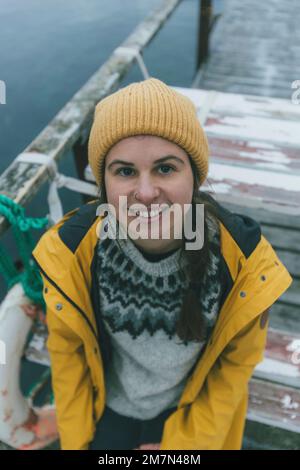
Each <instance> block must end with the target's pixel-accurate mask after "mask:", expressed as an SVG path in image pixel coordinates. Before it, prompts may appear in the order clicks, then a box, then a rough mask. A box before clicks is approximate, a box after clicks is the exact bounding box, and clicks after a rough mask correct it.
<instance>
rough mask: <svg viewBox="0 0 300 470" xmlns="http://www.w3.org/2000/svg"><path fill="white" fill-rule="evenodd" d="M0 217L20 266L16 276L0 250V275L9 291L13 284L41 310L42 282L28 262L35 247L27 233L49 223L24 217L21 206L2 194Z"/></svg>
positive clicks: (11, 265)
mask: <svg viewBox="0 0 300 470" xmlns="http://www.w3.org/2000/svg"><path fill="white" fill-rule="evenodd" d="M0 214H1V215H3V216H4V217H5V218H6V219H7V220H8V222H9V223H10V224H11V225H12V229H13V233H14V237H15V240H16V244H17V246H18V250H19V254H20V257H21V259H22V262H23V266H24V269H23V271H22V272H21V273H19V272H18V270H17V269H16V267H15V265H14V263H13V261H12V259H11V258H10V257H9V256H8V255H7V253H6V251H5V250H4V249H3V248H2V247H1V246H0V273H1V274H2V275H3V277H4V278H5V280H6V283H7V285H8V288H9V289H10V288H11V287H12V286H13V285H14V284H16V283H17V282H20V283H21V284H22V286H23V289H24V292H25V295H26V296H27V297H29V298H30V300H32V301H33V302H34V303H37V304H40V305H41V306H42V308H43V309H44V310H45V302H44V299H43V294H42V289H43V282H42V278H41V275H40V273H39V270H38V267H37V265H36V263H35V262H34V260H33V259H32V258H31V253H32V251H33V249H34V245H35V243H34V240H33V238H32V235H31V233H30V232H29V230H30V229H35V230H41V229H43V228H45V227H47V226H48V225H49V219H48V217H43V218H33V217H27V216H26V215H25V210H24V208H23V207H22V206H20V205H19V204H17V203H16V202H14V201H13V200H12V199H10V198H9V197H8V196H5V195H3V194H0Z"/></svg>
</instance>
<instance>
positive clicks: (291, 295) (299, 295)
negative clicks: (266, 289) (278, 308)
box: [280, 257, 300, 323]
mask: <svg viewBox="0 0 300 470" xmlns="http://www.w3.org/2000/svg"><path fill="white" fill-rule="evenodd" d="M298 262H299V263H300V257H299V258H298ZM280 300H281V301H282V302H284V303H288V304H290V305H295V306H297V307H298V308H299V323H300V279H299V278H296V277H294V278H293V282H292V284H291V286H290V287H289V288H288V290H287V291H285V293H284V294H283V295H282V296H281V297H280Z"/></svg>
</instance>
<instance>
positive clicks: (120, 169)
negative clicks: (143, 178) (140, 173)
mask: <svg viewBox="0 0 300 470" xmlns="http://www.w3.org/2000/svg"><path fill="white" fill-rule="evenodd" d="M124 170H125V171H126V170H127V171H128V170H129V171H132V169H131V168H129V167H124V168H119V169H118V170H117V171H116V174H117V175H119V174H121V171H124ZM121 176H130V175H128V174H127V175H126V174H125V175H121Z"/></svg>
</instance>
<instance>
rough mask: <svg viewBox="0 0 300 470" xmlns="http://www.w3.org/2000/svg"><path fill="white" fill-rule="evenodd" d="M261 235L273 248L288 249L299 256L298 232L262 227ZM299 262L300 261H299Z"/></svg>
mask: <svg viewBox="0 0 300 470" xmlns="http://www.w3.org/2000/svg"><path fill="white" fill-rule="evenodd" d="M261 228H262V233H263V234H264V236H265V237H266V238H267V239H268V240H269V242H270V243H271V244H272V245H273V246H274V248H281V249H284V250H286V249H288V250H290V251H292V252H293V253H295V254H300V230H299V229H290V228H285V229H284V230H283V229H282V227H277V226H272V225H262V226H261ZM299 261H300V260H299Z"/></svg>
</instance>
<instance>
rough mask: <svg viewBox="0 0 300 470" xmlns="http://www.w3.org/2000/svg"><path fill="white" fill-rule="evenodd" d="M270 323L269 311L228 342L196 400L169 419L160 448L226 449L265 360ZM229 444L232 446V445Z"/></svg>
mask: <svg viewBox="0 0 300 470" xmlns="http://www.w3.org/2000/svg"><path fill="white" fill-rule="evenodd" d="M263 315H264V316H263ZM268 322H269V320H268V315H267V311H266V313H262V314H261V315H259V316H258V317H256V318H255V319H254V320H253V321H251V322H250V323H249V324H248V325H247V326H246V327H244V328H243V329H242V330H240V332H239V333H238V334H237V335H236V336H235V337H234V338H233V339H232V340H231V341H230V342H229V343H228V345H227V347H226V348H225V349H224V350H223V352H222V353H221V354H220V356H219V357H218V360H217V361H216V362H215V363H214V365H213V367H212V368H211V370H210V371H209V373H208V375H207V377H206V380H205V382H204V384H203V386H202V388H201V391H200V393H199V395H198V396H197V398H196V399H195V401H194V402H193V403H192V404H191V405H188V406H184V407H182V408H180V409H178V410H176V411H175V412H174V413H173V414H171V415H170V416H169V418H168V419H167V420H166V422H165V426H164V433H163V438H162V442H161V446H160V449H162V450H163V449H164V450H175V449H198V450H221V449H223V448H224V444H225V441H226V438H227V435H228V432H229V429H230V427H231V423H232V420H233V419H234V415H235V412H236V410H237V409H238V408H239V405H240V403H241V401H242V400H243V399H245V394H247V390H248V382H249V380H250V378H251V375H252V373H253V370H254V368H255V366H256V365H257V364H258V363H259V362H261V360H262V359H263V357H264V348H265V343H266V338H267V327H268ZM242 421H243V420H242ZM242 432H243V430H241V432H240V434H241V435H242ZM226 445H227V446H228V445H229V447H230V443H228V442H227V443H226Z"/></svg>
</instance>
